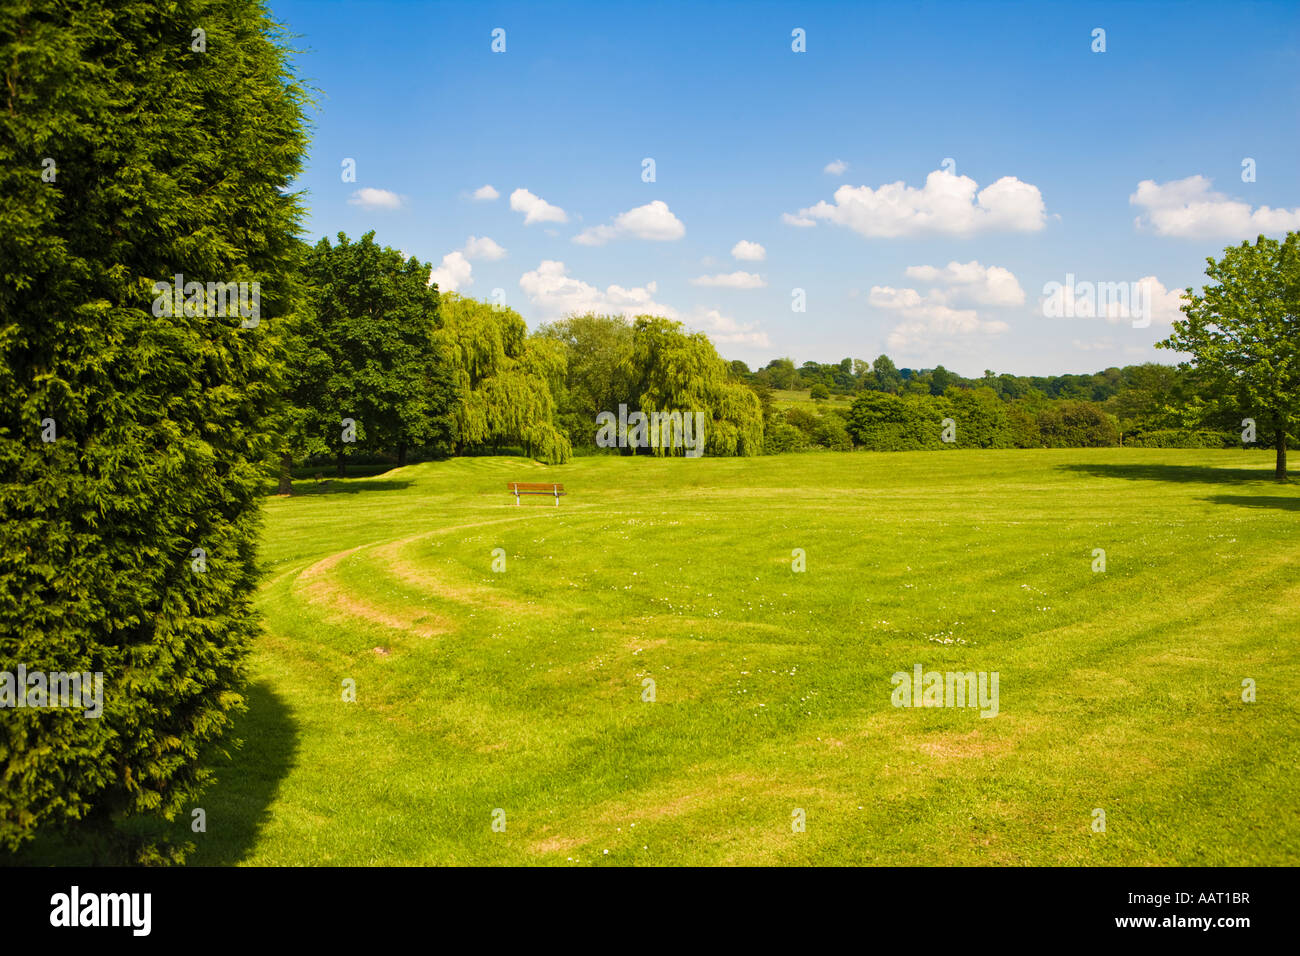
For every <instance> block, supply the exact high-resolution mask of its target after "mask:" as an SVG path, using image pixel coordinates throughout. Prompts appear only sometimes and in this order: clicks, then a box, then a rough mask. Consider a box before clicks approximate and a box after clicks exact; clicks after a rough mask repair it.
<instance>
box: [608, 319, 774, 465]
mask: <svg viewBox="0 0 1300 956" xmlns="http://www.w3.org/2000/svg"><path fill="white" fill-rule="evenodd" d="M622 372H623V375H624V376H625V379H626V381H627V383H628V400H629V404H631V405H634V406H635V407H636V408H637V410H639V411H641V412H642V413H645V414H647V415H653V414H655V413H660V414H670V415H671V414H673V413H680V414H682V415H691V414H695V413H701V414H702V415H703V417H704V422H705V433H704V443H705V444H704V451H705V454H708V455H724V456H731V455H757V454H760V453H761V452H762V450H763V408H762V404H761V402H760V401H759V398H758V396H757V395H756V394H755V393H754V390H753V389H752V388H750V387H749V386H747V385H744V384H742V383H740V382H737V381H735V380H734V378H732V376H731V375H730V369H729V367H728V365H727V363H726V362H724V361H723V360H722V359H721V357H719V355H718V353H717V350H716V349H715V348H714V347H713V343H712V342H710V341H709V339H708V336H706V335H704V333H702V332H694V333H688V332H686V331H685V329H684V328H683V326H682V324H681V323H680V322H674V321H672V320H670V319H664V318H660V317H658V316H649V315H642V316H637V318H636V320H635V321H634V322H633V324H632V344H631V348H630V350H629V351H628V353H627V355H626V357H625V358H624V364H623V368H622ZM652 448H653V451H654V453H655V454H656V455H664V454H667V455H672V454H678V453H682V452H683V449H681V448H679V447H674V445H673V444H672V443H668V444H665V443H663V442H657V443H655V444H654V445H652Z"/></svg>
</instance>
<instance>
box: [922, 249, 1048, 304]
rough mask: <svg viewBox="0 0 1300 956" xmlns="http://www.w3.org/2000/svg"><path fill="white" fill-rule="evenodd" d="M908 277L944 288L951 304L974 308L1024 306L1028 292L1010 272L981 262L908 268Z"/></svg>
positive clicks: (946, 297) (973, 261)
mask: <svg viewBox="0 0 1300 956" xmlns="http://www.w3.org/2000/svg"><path fill="white" fill-rule="evenodd" d="M906 274H907V277H908V278H909V279H916V280H918V281H920V282H928V283H930V284H931V285H940V286H943V287H944V289H945V290H946V293H945V295H944V298H945V299H946V300H948V301H953V302H961V303H971V304H974V305H1023V304H1024V302H1025V290H1024V289H1022V288H1020V283H1019V282H1018V281H1016V277H1015V276H1014V275H1013V274H1012V273H1011V270H1009V269H1004V268H1002V267H1001V266H988V267H987V268H986V267H985V266H982V265H980V264H979V262H977V261H975V260H972V261H970V262H965V263H962V262H950V263H948V264H947V265H946V266H944V267H943V268H942V269H940V268H939V267H937V266H908V267H907V272H906Z"/></svg>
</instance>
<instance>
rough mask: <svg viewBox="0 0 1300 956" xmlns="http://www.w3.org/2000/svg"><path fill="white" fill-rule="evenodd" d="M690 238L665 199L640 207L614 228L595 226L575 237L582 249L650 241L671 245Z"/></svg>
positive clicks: (619, 219) (623, 215)
mask: <svg viewBox="0 0 1300 956" xmlns="http://www.w3.org/2000/svg"><path fill="white" fill-rule="evenodd" d="M684 235H686V227H685V226H684V225H683V224H682V221H681V220H680V219H678V218H677V217H676V216H674V215H673V212H672V210H671V209H669V208H668V204H667V203H666V202H664V201H663V200H662V199H656V200H655V201H654V202H648V203H646V204H645V205H644V206H637V207H636V208H635V209H629V210H628V211H627V212H623V213H619V214H618V215H617V216H615V217H614V222H613V223H612V224H611V225H605V226H592V227H591V228H589V229H584V230H583V231H582V232H580V233H578V235H576V236H574V237H573V241H574V242H576V243H578V244H579V245H582V246H603V245H604V244H605V243H607V242H609V241H610V240H611V239H624V238H632V239H649V240H651V241H655V242H667V241H670V240H673V239H680V238H681V237H682V236H684Z"/></svg>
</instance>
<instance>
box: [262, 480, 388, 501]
mask: <svg viewBox="0 0 1300 956" xmlns="http://www.w3.org/2000/svg"><path fill="white" fill-rule="evenodd" d="M412 484H414V482H410V481H404V480H398V481H392V480H389V481H364V480H358V479H355V478H353V479H341V478H330V479H327V480H325V481H322V482H320V483H319V484H317V483H316V482H315V481H313V480H311V479H301V478H300V479H298V480H297V481H295V482H294V483H293V494H292V495H291V496H290V497H293V498H312V497H319V496H322V495H360V494H365V493H366V492H368V491H401V490H402V489H403V488H409V487H411V485H412ZM269 494H270V495H271V496H272V497H275V489H274V488H272V489H271V490H270V492H269Z"/></svg>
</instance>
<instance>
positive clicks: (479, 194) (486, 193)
mask: <svg viewBox="0 0 1300 956" xmlns="http://www.w3.org/2000/svg"><path fill="white" fill-rule="evenodd" d="M500 195H501V194H500V193H499V192H497V191H496V190H495V189H493V188H492V187H491V186H480V187H479V188H478V189H476V190H474V198H475V199H487V200H492V199H496V198H498V197H499V196H500Z"/></svg>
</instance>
